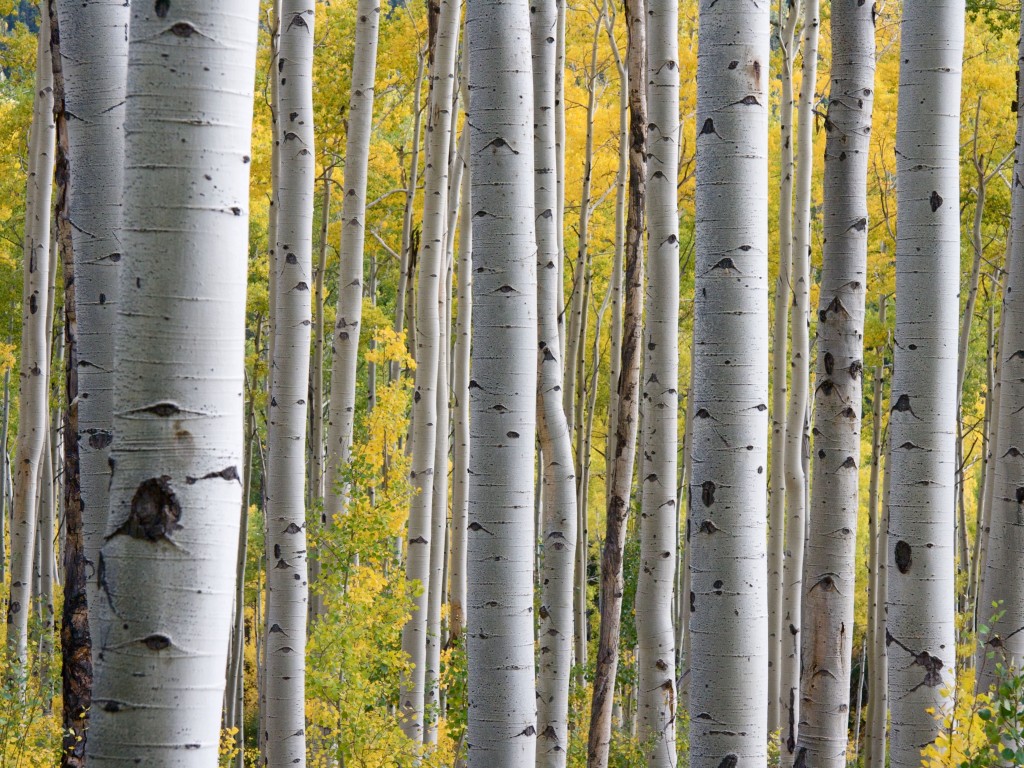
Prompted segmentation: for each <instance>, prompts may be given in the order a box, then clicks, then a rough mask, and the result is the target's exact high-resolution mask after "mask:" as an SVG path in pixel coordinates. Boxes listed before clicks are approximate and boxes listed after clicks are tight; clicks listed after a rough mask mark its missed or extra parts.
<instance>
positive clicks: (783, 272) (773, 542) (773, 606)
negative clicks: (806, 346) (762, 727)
mask: <svg viewBox="0 0 1024 768" xmlns="http://www.w3.org/2000/svg"><path fill="white" fill-rule="evenodd" d="M783 14H784V16H783ZM779 15H780V16H783V18H784V19H785V22H784V23H783V24H782V26H781V33H780V37H779V42H780V45H781V47H782V70H781V72H780V75H779V77H780V80H781V85H782V96H781V98H780V101H779V132H780V134H781V136H780V144H781V149H780V165H781V174H782V176H781V180H780V182H779V274H778V277H777V278H776V281H775V304H774V310H773V312H774V321H773V322H774V324H773V327H772V409H771V430H772V433H771V454H770V455H771V475H770V476H769V480H768V487H769V494H768V495H769V503H770V507H769V515H770V517H769V521H768V535H769V537H770V538H769V540H768V580H769V583H768V590H769V592H768V594H769V598H768V599H769V603H768V621H769V624H768V627H769V628H768V646H769V659H768V688H769V692H768V727H769V729H770V730H773V731H774V730H777V729H779V728H781V726H782V721H781V719H780V713H781V711H782V702H783V698H782V695H781V694H780V682H781V671H782V646H783V642H784V640H785V633H784V632H783V628H782V608H783V582H782V569H783V561H784V556H785V526H786V456H785V450H786V393H787V391H788V390H787V375H788V371H789V305H790V297H791V295H792V294H791V288H790V273H791V272H792V271H793V67H794V64H795V60H796V52H795V48H796V22H797V19H798V18H799V11H798V8H797V0H780V3H779Z"/></svg>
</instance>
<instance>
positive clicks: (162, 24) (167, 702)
mask: <svg viewBox="0 0 1024 768" xmlns="http://www.w3.org/2000/svg"><path fill="white" fill-rule="evenodd" d="M130 13H131V24H130V27H129V29H130V31H129V44H128V52H129V53H128V75H127V90H126V97H127V100H126V105H125V160H124V164H123V167H124V214H123V219H122V228H121V230H120V233H119V239H120V242H121V244H122V247H123V254H124V255H123V258H122V260H121V264H120V267H119V270H120V282H119V297H118V307H119V310H118V315H117V321H116V333H115V356H114V359H115V366H116V368H115V369H116V371H117V375H116V376H114V393H113V402H115V403H117V406H118V409H117V411H116V413H115V415H114V423H113V427H114V429H113V431H114V435H115V440H114V443H113V446H112V454H111V458H112V461H113V463H114V469H113V471H112V475H111V478H112V482H111V488H110V499H111V511H110V517H109V520H108V524H107V532H106V536H105V539H104V544H103V546H102V549H101V551H100V553H99V555H98V559H97V574H98V576H97V577H98V578H99V581H100V589H101V593H102V600H103V601H105V603H106V604H107V606H108V608H107V609H106V610H104V611H103V612H102V614H101V615H100V631H99V633H98V636H97V637H96V639H95V642H96V643H97V644H98V647H97V650H96V654H95V656H96V659H97V664H96V680H95V692H94V698H93V707H92V711H91V713H90V719H91V726H90V731H89V746H88V754H89V764H90V765H123V764H125V763H137V764H140V765H175V766H207V765H212V764H213V763H215V762H216V760H217V754H218V746H219V742H220V715H221V709H222V704H223V699H224V680H225V675H224V670H225V665H226V663H227V651H228V639H229V633H230V624H231V601H232V595H233V592H234V582H235V563H234V558H233V557H231V556H228V557H225V553H233V551H234V548H235V547H236V546H237V543H238V514H237V510H238V507H239V504H240V503H241V484H240V470H239V464H240V463H241V460H242V415H243V404H242V390H243V377H244V351H245V336H244V320H245V291H246V278H247V271H248V269H247V266H248V265H247V257H248V252H247V251H248V248H247V244H248V235H249V220H248V202H247V201H248V196H249V162H250V156H249V152H250V149H249V146H250V136H251V128H252V119H251V115H252V106H253V80H254V76H255V58H256V44H257V9H256V7H255V5H254V4H252V3H247V2H242V1H241V0H233V1H231V2H224V3H220V4H218V5H217V6H216V7H215V8H212V7H211V6H210V5H209V4H207V3H204V2H198V1H197V0H173V1H172V2H170V3H165V2H159V3H156V4H155V5H154V3H153V2H151V1H150V0H138V1H137V2H132V3H131V6H130ZM155 681H159V684H155Z"/></svg>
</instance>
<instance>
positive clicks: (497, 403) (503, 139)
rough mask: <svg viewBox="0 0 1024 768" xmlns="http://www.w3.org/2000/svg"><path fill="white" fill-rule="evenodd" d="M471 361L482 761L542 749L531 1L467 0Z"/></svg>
mask: <svg viewBox="0 0 1024 768" xmlns="http://www.w3.org/2000/svg"><path fill="white" fill-rule="evenodd" d="M466 35H467V49H468V51H469V58H470V69H471V77H472V81H471V84H470V85H471V89H470V92H471V94H472V103H471V109H472V111H471V113H470V116H469V120H468V124H469V126H470V148H471V163H470V167H471V172H472V185H471V196H472V200H473V211H474V214H473V265H474V270H476V271H475V273H474V285H473V289H474V290H473V372H472V381H471V382H470V384H469V387H470V398H471V424H472V429H473V451H472V454H471V456H470V487H469V521H470V522H469V527H468V530H469V538H468V545H469V553H468V565H469V570H468V578H469V598H468V600H467V619H468V628H467V639H468V654H469V678H468V679H469V712H468V728H467V735H466V740H467V742H468V745H469V767H470V768H522V767H523V766H526V765H529V764H530V763H532V762H533V760H534V755H535V749H536V733H537V703H536V691H535V686H534V650H533V623H534V617H533V554H534V551H533V550H534V542H535V541H536V538H535V535H534V523H533V502H534V490H533V471H534V453H535V452H534V435H535V431H536V413H537V411H536V408H537V402H536V391H537V362H536V361H537V277H536V272H535V269H536V267H535V264H536V262H535V249H536V242H535V235H534V207H533V192H534V189H533V187H534V184H533V181H534V174H533V171H534V162H533V83H532V78H531V66H530V19H529V12H528V8H527V5H526V3H519V2H516V3H511V2H504V1H503V0H489V1H483V2H472V3H469V5H468V6H467V16H466Z"/></svg>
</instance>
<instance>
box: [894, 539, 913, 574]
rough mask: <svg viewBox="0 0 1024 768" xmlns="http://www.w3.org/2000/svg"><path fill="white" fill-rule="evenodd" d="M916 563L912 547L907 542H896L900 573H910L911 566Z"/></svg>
mask: <svg viewBox="0 0 1024 768" xmlns="http://www.w3.org/2000/svg"><path fill="white" fill-rule="evenodd" d="M913 562H914V559H913V557H912V552H911V549H910V545H909V544H907V542H905V541H897V542H896V567H897V568H899V570H900V573H909V572H910V566H911V564H912V563H913Z"/></svg>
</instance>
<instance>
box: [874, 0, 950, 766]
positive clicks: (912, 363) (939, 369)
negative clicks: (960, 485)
mask: <svg viewBox="0 0 1024 768" xmlns="http://www.w3.org/2000/svg"><path fill="white" fill-rule="evenodd" d="M900 35H901V48H900V87H899V96H900V108H899V114H898V118H897V126H896V161H897V165H896V171H897V177H898V179H899V184H898V187H897V211H898V214H897V240H896V344H895V350H896V357H895V371H894V374H893V383H892V396H891V407H892V414H891V417H890V427H889V428H890V434H891V440H892V459H891V460H892V465H891V466H892V481H891V482H892V487H891V491H890V494H891V495H890V499H889V547H888V554H887V558H888V573H889V590H888V606H889V612H888V616H887V619H886V643H887V645H888V649H889V684H890V691H891V698H890V709H891V712H892V726H891V731H890V737H891V749H890V764H891V765H892V767H893V768H910V766H914V768H916V767H917V766H919V765H920V763H921V757H920V750H921V748H922V746H923V745H925V744H928V743H930V742H931V741H932V740H933V739H934V738H935V736H936V734H937V732H938V728H939V723H938V721H937V720H936V719H935V717H934V716H933V715H932V714H930V710H932V709H933V708H934V709H940V708H942V707H943V706H945V705H946V696H947V694H946V693H945V692H946V691H948V689H949V688H951V687H952V686H951V683H950V677H951V670H952V668H953V665H954V662H955V654H956V644H955V643H956V638H955V633H954V621H953V619H954V611H955V609H956V605H955V602H954V568H953V557H954V519H953V518H954V514H955V500H954V487H953V484H954V478H955V476H956V467H955V466H954V464H955V460H954V457H955V454H956V446H955V435H956V374H957V371H956V339H957V332H958V330H959V311H960V307H959V301H958V299H957V294H958V291H959V283H960V280H959V272H960V269H959V267H960V211H959V206H960V175H959V170H960V166H959V128H960V109H959V105H960V81H961V58H962V54H963V42H964V5H963V3H962V2H958V0H937V1H936V2H924V1H923V0H906V2H904V4H903V19H902V23H901V26H900Z"/></svg>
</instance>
